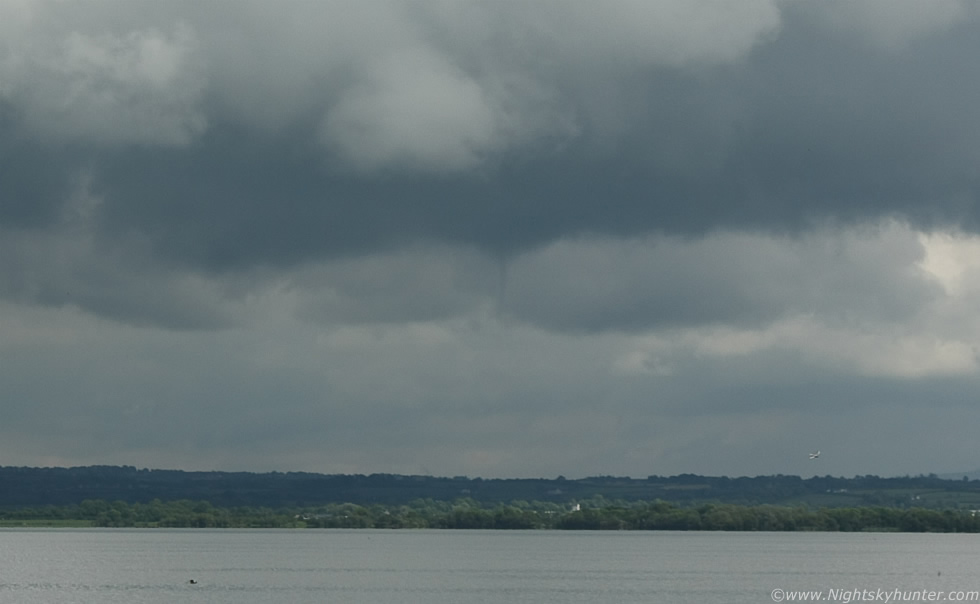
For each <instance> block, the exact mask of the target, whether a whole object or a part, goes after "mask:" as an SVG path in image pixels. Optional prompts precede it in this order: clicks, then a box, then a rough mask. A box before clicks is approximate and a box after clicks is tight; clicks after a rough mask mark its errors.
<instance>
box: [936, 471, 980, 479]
mask: <svg viewBox="0 0 980 604" xmlns="http://www.w3.org/2000/svg"><path fill="white" fill-rule="evenodd" d="M964 476H966V478H967V479H968V480H980V469H978V470H973V471H972V472H952V473H949V474H940V475H939V477H940V478H944V479H946V480H963V477H964Z"/></svg>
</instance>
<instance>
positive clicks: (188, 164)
mask: <svg viewBox="0 0 980 604" xmlns="http://www.w3.org/2000/svg"><path fill="white" fill-rule="evenodd" d="M977 57H980V5H977V4H976V3H974V2H968V1H963V2H960V1H957V0H931V1H930V2H919V1H917V0H916V1H911V0H910V1H901V0H887V1H886V0H881V1H877V0H876V1H870V0H866V1H856V2H832V1H831V2H815V1H811V2H804V1H776V0H742V1H739V2H701V1H697V0H658V1H655V2H650V1H647V0H642V1H625V0H624V1H612V2H574V1H571V2H569V1H562V2H557V1H556V2H552V1H550V0H534V1H533V2H524V3H520V2H479V3H477V2H458V1H455V0H449V1H441V0H431V1H428V0H422V1H418V2H415V1H407V2H406V1H403V0H398V1H391V2H386V1H372V0H366V1H364V0H359V1H357V2H354V1H343V2H328V1H322V0H316V1H311V2H297V1H294V2H287V3H274V2H259V1H244V2H243V1H234V2H232V1H226V2H223V1H221V0H216V1H211V2H203V3H202V2H198V1H196V0H195V1H188V2H181V1H168V2H158V3H149V4H148V3H133V2H130V1H128V0H125V1H119V2H94V1H90V2H83V3H61V2H44V1H33V0H22V1H18V0H8V1H4V2H0V465H29V466H47V465H59V466H72V465H88V464H124V465H135V466H138V467H149V468H179V469H187V470H209V469H217V470H250V471H270V470H279V471H290V470H303V471H314V472H325V473H375V472H388V473H402V474H436V475H469V476H484V477H555V476H558V475H565V476H567V477H570V478H571V477H582V476H589V475H597V474H612V475H629V476H636V477H645V476H648V475H653V474H656V475H672V474H680V473H688V472H690V473H699V474H710V475H730V476H738V475H749V476H754V475H763V474H775V473H783V474H800V475H804V476H810V475H814V474H819V475H824V474H832V475H835V476H837V475H840V476H853V475H864V474H878V475H882V476H891V475H904V474H912V475H915V474H919V473H930V472H936V473H946V472H965V471H971V470H976V469H977V468H978V467H980V457H978V448H977V436H976V432H977V427H978V419H977V418H978V417H980V415H978V404H980V394H978V393H980V357H978V349H977V345H978V341H980V199H978V196H980V173H978V168H980V71H978V68H977ZM817 449H820V450H822V451H823V455H822V456H821V457H820V458H819V459H818V460H814V461H810V460H809V459H808V456H807V453H808V452H810V451H812V450H817Z"/></svg>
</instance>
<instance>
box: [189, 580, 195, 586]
mask: <svg viewBox="0 0 980 604" xmlns="http://www.w3.org/2000/svg"><path fill="white" fill-rule="evenodd" d="M188 583H190V584H191V585H197V579H191V580H190V581H188Z"/></svg>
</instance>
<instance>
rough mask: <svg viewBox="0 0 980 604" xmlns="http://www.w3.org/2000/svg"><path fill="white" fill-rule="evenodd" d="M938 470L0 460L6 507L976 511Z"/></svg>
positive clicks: (960, 483) (963, 487) (964, 489)
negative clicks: (431, 503)
mask: <svg viewBox="0 0 980 604" xmlns="http://www.w3.org/2000/svg"><path fill="white" fill-rule="evenodd" d="M956 477H957V478H956V479H954V480H949V479H944V478H941V477H939V476H936V475H929V476H916V477H902V478H880V477H878V476H855V477H853V478H835V477H832V476H824V477H813V478H807V479H804V478H801V477H799V476H785V475H775V476H756V477H738V478H728V477H724V476H721V477H712V476H698V475H694V474H682V475H679V476H670V477H663V476H650V477H648V478H628V477H615V476H596V477H591V478H582V479H574V480H568V479H565V478H562V477H559V478H555V479H545V478H540V479H516V478H510V479H482V478H468V477H454V478H447V477H434V476H402V475H394V474H371V475H337V474H314V473H306V472H270V473H251V472H185V471H181V470H149V469H137V468H134V467H131V466H87V467H76V468H27V467H0V507H3V508H12V507H26V506H32V507H33V506H44V505H59V506H60V505H71V504H78V503H81V502H82V501H84V500H86V499H93V500H94V499H101V500H105V501H125V502H127V503H145V502H149V501H152V500H154V499H159V500H161V501H175V500H182V499H187V500H194V501H208V502H210V503H211V504H213V505H216V506H226V507H229V506H265V507H274V508H278V507H296V506H310V505H321V504H327V503H358V504H374V503H381V504H387V505H400V504H405V503H408V502H411V501H414V500H418V499H432V500H436V501H451V500H455V499H460V498H470V499H474V500H476V501H479V502H481V503H491V504H492V503H509V502H513V501H522V500H523V501H528V502H530V501H552V502H562V503H565V502H570V501H584V500H589V499H596V498H603V499H605V500H607V501H624V502H630V501H641V500H642V501H651V500H657V499H659V500H663V501H670V502H675V503H678V504H681V505H688V504H696V503H702V502H724V503H738V504H744V505H759V504H777V505H801V504H802V505H807V506H811V507H842V506H863V505H876V506H891V507H930V508H943V509H980V481H978V480H966V481H964V480H963V476H962V475H956Z"/></svg>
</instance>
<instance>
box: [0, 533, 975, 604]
mask: <svg viewBox="0 0 980 604" xmlns="http://www.w3.org/2000/svg"><path fill="white" fill-rule="evenodd" d="M190 579H194V580H196V581H197V584H190V583H189V582H188V581H189V580H190ZM777 589H778V590H785V591H784V592H780V593H777V597H778V596H779V595H781V594H785V598H786V600H785V601H791V600H792V598H793V597H795V596H794V595H793V594H794V593H795V592H797V591H810V590H823V592H824V594H823V601H837V602H848V601H879V602H881V601H885V600H883V599H881V598H883V597H885V595H887V594H889V593H890V594H892V596H891V599H890V601H895V600H896V595H900V596H904V597H906V598H907V597H909V596H912V595H913V594H912V592H923V593H925V594H928V592H934V593H941V594H942V595H941V597H940V598H939V599H935V600H933V601H980V595H977V590H980V535H936V534H881V533H715V532H560V531H519V532H502V531H428V530H425V531H417V530H401V531H380V530H353V531H344V530H311V529H307V530H231V529H224V530H203V529H201V530H171V529H155V530H139V529H65V530H59V529H23V530H21V529H0V603H3V604H19V603H24V604H67V603H85V604H87V603H93V604H111V603H117V602H118V603H126V604H139V603H146V604H162V603H168V604H169V603H173V602H178V603H210V604H252V603H275V604H288V603H307V602H309V603H317V604H321V603H324V602H338V603H345V604H347V603H349V604H362V603H363V604H402V603H425V604H450V603H451V604H457V603H477V604H479V603H494V604H497V603H501V604H502V603H508V604H510V603H527V604H557V603H562V604H575V603H583V604H584V603H589V604H594V603H596V602H610V603H616V604H624V603H625V604H628V603H634V602H635V603H640V602H642V603H644V604H646V603H650V602H665V603H671V604H674V603H677V604H683V603H686V602H692V603H694V602H696V603H698V604H713V603H719V604H721V603H724V604H739V603H743V602H745V603H759V602H762V603H764V602H773V601H774V600H773V597H772V593H773V590H777ZM833 590H837V591H833ZM876 590H882V591H880V592H879V591H876ZM960 592H964V593H960ZM970 592H973V593H970ZM871 596H874V597H876V598H878V599H877V600H869V597H871ZM860 598H863V600H861V599H860ZM899 601H901V600H899ZM919 601H928V599H927V597H925V596H923V597H920V598H919Z"/></svg>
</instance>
